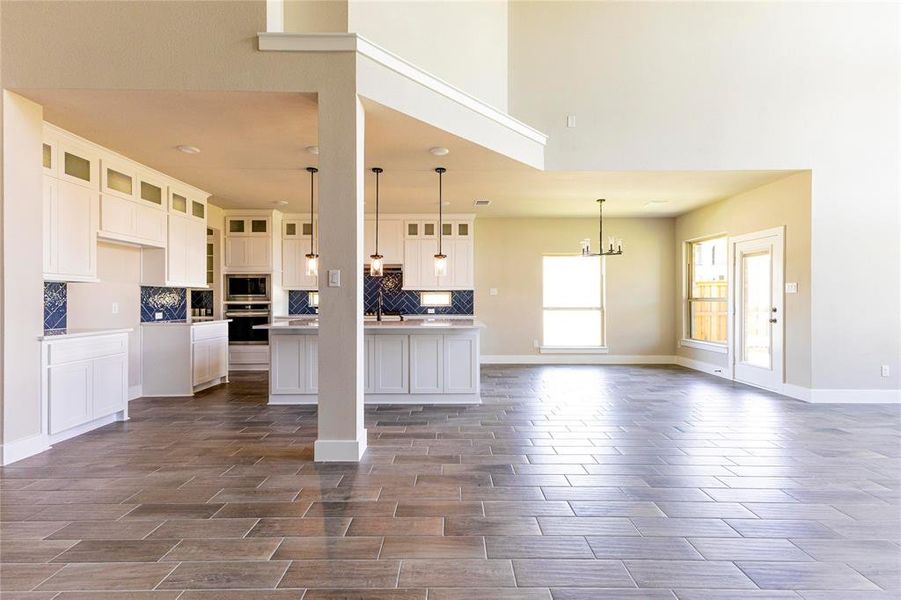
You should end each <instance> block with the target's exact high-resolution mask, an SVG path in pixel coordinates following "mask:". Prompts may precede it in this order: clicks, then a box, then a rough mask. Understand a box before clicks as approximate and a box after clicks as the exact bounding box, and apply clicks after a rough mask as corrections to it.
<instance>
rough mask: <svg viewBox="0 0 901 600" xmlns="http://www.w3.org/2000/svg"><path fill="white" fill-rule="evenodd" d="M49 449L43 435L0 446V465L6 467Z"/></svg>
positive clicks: (48, 443)
mask: <svg viewBox="0 0 901 600" xmlns="http://www.w3.org/2000/svg"><path fill="white" fill-rule="evenodd" d="M49 449H50V442H49V440H48V439H47V436H45V435H44V434H43V433H39V434H37V435H32V436H30V437H27V438H23V439H21V440H15V441H12V442H8V443H6V444H2V445H0V464H3V465H4V466H5V465H8V464H12V463H14V462H17V461H20V460H22V459H24V458H28V457H29V456H34V455H35V454H40V453H41V452H44V451H45V450H49Z"/></svg>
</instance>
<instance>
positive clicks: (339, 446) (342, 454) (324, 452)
mask: <svg viewBox="0 0 901 600" xmlns="http://www.w3.org/2000/svg"><path fill="white" fill-rule="evenodd" d="M365 452H366V430H365V429H364V430H363V432H362V435H361V437H360V439H356V440H316V442H315V443H314V444H313V460H315V461H316V462H360V459H362V458H363V454H364V453H365Z"/></svg>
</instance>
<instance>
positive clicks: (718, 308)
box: [686, 236, 728, 344]
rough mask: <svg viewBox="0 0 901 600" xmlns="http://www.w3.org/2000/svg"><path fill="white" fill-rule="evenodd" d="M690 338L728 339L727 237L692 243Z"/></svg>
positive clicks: (689, 276) (690, 247)
mask: <svg viewBox="0 0 901 600" xmlns="http://www.w3.org/2000/svg"><path fill="white" fill-rule="evenodd" d="M687 254H688V282H687V288H688V294H687V296H688V297H687V304H688V307H687V312H688V331H687V332H686V334H687V337H688V339H691V340H696V341H700V342H710V343H715V344H725V343H726V322H727V313H728V302H727V296H728V295H727V291H726V286H727V278H726V276H727V272H728V267H727V264H726V238H725V236H723V237H717V238H711V239H707V240H699V241H696V242H689V243H688V253H687Z"/></svg>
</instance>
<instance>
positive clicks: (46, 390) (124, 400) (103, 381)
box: [41, 331, 128, 443]
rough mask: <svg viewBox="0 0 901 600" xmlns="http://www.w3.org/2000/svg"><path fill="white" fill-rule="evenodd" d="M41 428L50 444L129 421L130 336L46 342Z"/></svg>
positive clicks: (104, 335) (115, 334)
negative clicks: (117, 422)
mask: <svg viewBox="0 0 901 600" xmlns="http://www.w3.org/2000/svg"><path fill="white" fill-rule="evenodd" d="M41 357H42V358H41V363H42V367H43V371H44V376H43V383H42V386H41V388H42V392H41V396H42V404H43V414H44V419H45V421H44V424H43V426H42V429H43V430H44V431H45V433H46V434H47V435H48V437H49V439H50V441H51V443H53V442H56V441H60V440H64V439H67V438H70V437H73V436H75V435H79V434H81V433H84V432H86V431H90V430H91V429H94V428H96V427H101V426H103V425H106V424H108V423H110V422H112V421H114V420H127V419H128V334H127V333H126V332H122V331H116V332H111V333H102V334H98V335H93V336H84V337H69V336H59V337H50V338H45V339H44V340H43V341H42V348H41Z"/></svg>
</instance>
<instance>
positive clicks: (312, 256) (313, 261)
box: [306, 167, 319, 278]
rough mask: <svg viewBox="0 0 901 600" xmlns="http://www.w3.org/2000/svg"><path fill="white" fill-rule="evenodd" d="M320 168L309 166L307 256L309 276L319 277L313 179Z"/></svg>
mask: <svg viewBox="0 0 901 600" xmlns="http://www.w3.org/2000/svg"><path fill="white" fill-rule="evenodd" d="M318 172H319V169H317V168H316V167H307V173H309V174H310V253H309V254H307V255H306V257H307V276H308V277H316V278H318V277H319V255H318V254H317V253H316V251H315V249H314V248H315V242H316V225H315V223H314V222H313V181H314V179H315V176H316V173H318Z"/></svg>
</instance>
